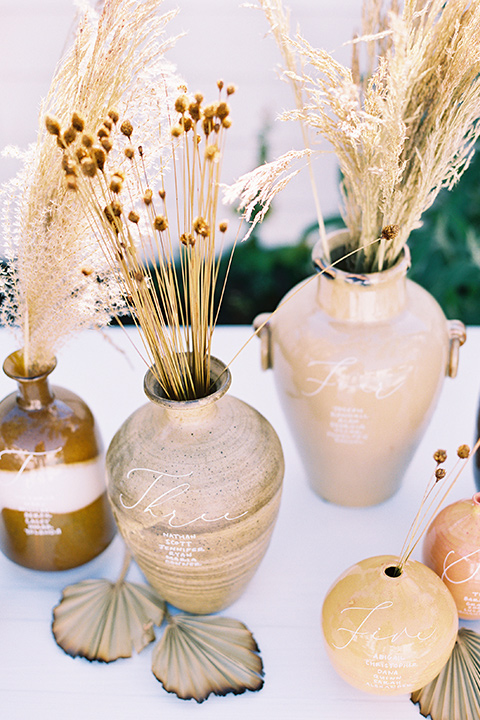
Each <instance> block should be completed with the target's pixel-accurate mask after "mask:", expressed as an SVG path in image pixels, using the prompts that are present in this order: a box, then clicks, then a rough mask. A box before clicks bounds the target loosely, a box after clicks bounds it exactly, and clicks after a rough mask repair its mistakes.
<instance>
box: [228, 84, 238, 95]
mask: <svg viewBox="0 0 480 720" xmlns="http://www.w3.org/2000/svg"><path fill="white" fill-rule="evenodd" d="M235 90H236V87H235V85H227V95H233V93H234V92H235Z"/></svg>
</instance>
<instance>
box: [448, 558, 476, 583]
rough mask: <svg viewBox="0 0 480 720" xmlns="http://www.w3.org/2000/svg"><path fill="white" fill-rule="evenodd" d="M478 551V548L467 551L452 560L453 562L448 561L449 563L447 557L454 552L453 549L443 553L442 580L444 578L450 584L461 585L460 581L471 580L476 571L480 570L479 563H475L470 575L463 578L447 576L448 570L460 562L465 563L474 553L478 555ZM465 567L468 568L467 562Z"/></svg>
mask: <svg viewBox="0 0 480 720" xmlns="http://www.w3.org/2000/svg"><path fill="white" fill-rule="evenodd" d="M479 553H480V549H477V550H473V551H472V552H471V553H468V554H467V555H463V556H462V557H459V558H458V560H454V561H453V562H450V563H449V562H448V558H449V557H450V556H451V555H452V554H455V551H454V550H450V552H448V553H447V554H446V555H445V559H444V561H443V573H442V580H443V579H446V580H448V582H449V583H452V585H461V584H462V583H466V582H468V581H469V580H472V579H473V578H474V577H475V575H476V574H477V573H478V571H479V570H480V564H479V563H477V566H476V568H475V570H474V571H473V572H472V573H471V574H470V575H468V577H466V578H464V579H463V580H452V578H451V577H450V576H449V571H450V570H451V569H452V568H453V567H456V566H457V565H459V564H460V563H461V562H466V563H467V562H468V560H470V558H472V557H473V556H474V555H478V554H479ZM467 568H468V564H467ZM457 569H458V568H457Z"/></svg>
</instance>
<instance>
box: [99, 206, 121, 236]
mask: <svg viewBox="0 0 480 720" xmlns="http://www.w3.org/2000/svg"><path fill="white" fill-rule="evenodd" d="M103 212H104V214H105V217H106V218H107V220H108V222H109V223H110V225H111V226H112V228H113V229H114V231H115V233H116V234H117V235H118V233H119V232H120V230H121V228H122V221H121V220H120V218H119V216H118V215H115V213H114V211H113V208H112V205H111V204H110V205H107V206H106V207H105V208H104V209H103Z"/></svg>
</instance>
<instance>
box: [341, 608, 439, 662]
mask: <svg viewBox="0 0 480 720" xmlns="http://www.w3.org/2000/svg"><path fill="white" fill-rule="evenodd" d="M391 607H393V602H392V601H391V600H385V601H384V602H381V603H379V604H378V605H376V606H375V607H373V608H364V607H349V608H344V609H343V610H342V611H341V613H340V614H342V613H346V612H350V611H351V610H354V611H356V610H358V611H359V612H360V613H361V614H362V615H361V618H362V619H361V620H360V623H359V624H358V625H357V627H356V628H355V629H354V630H352V629H350V628H346V627H339V628H338V630H339V631H340V630H341V631H342V632H346V633H347V638H348V639H347V641H346V642H345V644H344V645H335V644H333V647H335V648H336V649H337V650H344V649H345V648H347V647H348V646H349V645H350V643H352V642H353V641H354V640H355V639H356V638H358V637H362V636H367V637H369V638H372V639H373V640H391V641H392V643H394V642H396V641H397V640H398V639H399V638H400V637H402V636H405V637H406V638H409V639H410V640H420V642H424V641H425V640H429V639H430V638H431V637H432V635H433V634H434V633H435V628H434V629H433V630H432V632H431V633H430V634H429V635H426V636H425V637H421V635H422V633H421V632H419V633H417V634H416V635H410V634H409V632H408V630H407V628H406V627H405V628H402V629H401V630H400V631H399V632H395V633H392V634H391V635H384V636H383V637H382V636H379V635H378V632H379V628H377V629H376V630H374V632H373V633H372V632H371V631H369V630H365V625H366V624H367V622H368V621H369V620H370V619H371V618H373V619H374V620H376V617H375V618H374V615H377V614H378V613H379V612H380V611H381V610H388V609H390V608H391Z"/></svg>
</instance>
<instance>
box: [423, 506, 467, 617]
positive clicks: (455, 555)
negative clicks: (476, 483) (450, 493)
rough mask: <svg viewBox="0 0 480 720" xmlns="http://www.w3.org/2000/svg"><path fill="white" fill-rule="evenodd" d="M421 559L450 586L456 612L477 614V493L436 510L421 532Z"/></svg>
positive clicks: (462, 614) (464, 615)
mask: <svg viewBox="0 0 480 720" xmlns="http://www.w3.org/2000/svg"><path fill="white" fill-rule="evenodd" d="M423 561H424V562H425V564H426V565H428V566H429V567H431V568H432V570H434V571H435V572H436V573H437V575H438V576H439V577H440V578H441V579H442V580H443V582H444V583H445V585H446V586H447V587H448V589H449V590H450V592H451V594H452V595H453V598H454V600H455V603H456V605H457V609H458V614H459V616H460V617H461V618H464V619H466V620H475V619H478V618H480V493H476V494H475V495H474V496H473V498H472V499H471V500H459V501H458V502H454V503H452V504H451V505H448V506H447V507H446V508H444V509H443V510H441V511H440V512H439V513H438V515H437V516H436V517H435V518H434V519H433V521H432V522H431V523H430V526H429V528H428V530H427V532H426V535H425V539H424V542H423Z"/></svg>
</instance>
